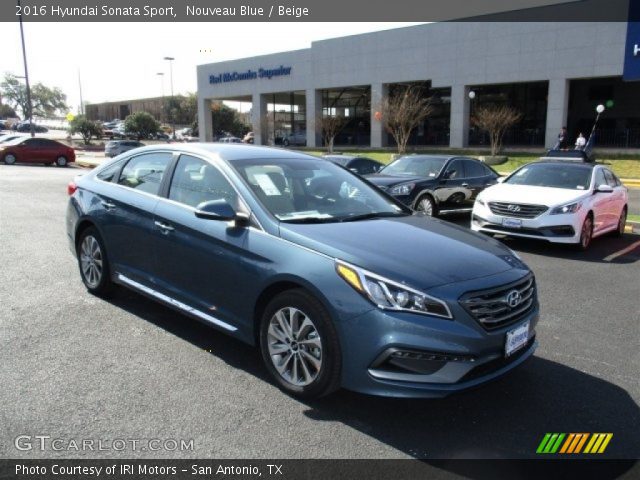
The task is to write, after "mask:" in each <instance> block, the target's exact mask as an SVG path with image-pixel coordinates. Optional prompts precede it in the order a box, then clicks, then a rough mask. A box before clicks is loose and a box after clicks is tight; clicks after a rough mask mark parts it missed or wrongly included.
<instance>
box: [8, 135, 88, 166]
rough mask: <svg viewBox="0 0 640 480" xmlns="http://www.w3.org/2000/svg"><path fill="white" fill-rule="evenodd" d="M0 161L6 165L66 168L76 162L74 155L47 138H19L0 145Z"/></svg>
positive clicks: (71, 149)
mask: <svg viewBox="0 0 640 480" xmlns="http://www.w3.org/2000/svg"><path fill="white" fill-rule="evenodd" d="M0 160H2V161H3V162H4V163H6V164H7V165H13V164H14V163H16V162H20V163H44V164H47V165H53V164H54V163H55V164H56V165H57V166H59V167H66V166H67V165H68V164H69V163H72V162H75V161H76V153H75V151H74V150H73V148H71V147H68V146H66V145H64V144H62V143H60V142H56V141H55V140H50V139H48V138H31V137H20V138H16V139H15V140H11V141H9V142H7V143H3V144H0Z"/></svg>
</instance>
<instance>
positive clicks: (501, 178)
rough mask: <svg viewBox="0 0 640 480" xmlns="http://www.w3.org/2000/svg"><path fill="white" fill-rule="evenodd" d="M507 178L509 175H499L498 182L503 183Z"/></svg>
mask: <svg viewBox="0 0 640 480" xmlns="http://www.w3.org/2000/svg"><path fill="white" fill-rule="evenodd" d="M506 178H507V177H498V178H496V182H498V183H502V182H504V181H505V179H506Z"/></svg>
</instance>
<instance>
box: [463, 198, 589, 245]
mask: <svg viewBox="0 0 640 480" xmlns="http://www.w3.org/2000/svg"><path fill="white" fill-rule="evenodd" d="M508 218H510V217H505V216H503V215H496V214H494V213H493V212H492V211H491V210H490V209H489V208H488V207H486V206H482V205H480V204H478V203H477V202H476V204H475V205H474V207H473V212H472V213H471V230H473V231H475V232H484V233H491V234H501V235H508V236H513V237H521V238H532V239H536V240H545V241H548V242H552V243H568V244H574V243H578V242H579V241H580V230H581V227H582V222H583V221H584V219H583V218H581V216H580V215H578V214H575V213H574V214H559V215H550V214H549V213H548V212H545V213H543V214H542V215H539V216H537V217H536V218H518V219H517V220H520V221H521V226H520V227H511V226H506V225H504V224H503V222H504V220H505V219H508Z"/></svg>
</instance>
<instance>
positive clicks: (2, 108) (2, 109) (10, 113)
mask: <svg viewBox="0 0 640 480" xmlns="http://www.w3.org/2000/svg"><path fill="white" fill-rule="evenodd" d="M15 117H17V115H16V111H15V110H14V109H13V108H11V107H10V106H9V105H4V104H0V118H15Z"/></svg>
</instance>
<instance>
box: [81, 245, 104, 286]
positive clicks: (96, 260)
mask: <svg viewBox="0 0 640 480" xmlns="http://www.w3.org/2000/svg"><path fill="white" fill-rule="evenodd" d="M80 267H81V270H82V276H83V277H84V280H85V282H86V283H87V285H88V286H89V287H90V288H96V287H98V285H99V284H100V281H101V280H102V271H103V256H102V250H101V249H100V244H99V243H98V241H97V240H96V239H95V237H93V236H92V235H87V236H86V237H85V238H84V239H83V240H82V244H81V245H80Z"/></svg>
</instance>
